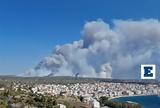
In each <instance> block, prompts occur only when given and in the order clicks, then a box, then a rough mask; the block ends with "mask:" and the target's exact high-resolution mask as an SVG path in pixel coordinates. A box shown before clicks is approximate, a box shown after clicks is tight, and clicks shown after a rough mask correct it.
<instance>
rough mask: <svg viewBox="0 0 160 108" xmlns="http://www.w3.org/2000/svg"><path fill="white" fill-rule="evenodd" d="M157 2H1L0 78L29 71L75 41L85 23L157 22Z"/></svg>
mask: <svg viewBox="0 0 160 108" xmlns="http://www.w3.org/2000/svg"><path fill="white" fill-rule="evenodd" d="M159 4H160V1H159V0H79V1H78V0H1V1H0V74H2V75H4V74H12V75H16V74H20V73H23V72H24V71H25V70H27V69H30V68H33V67H34V66H35V65H36V64H37V63H38V62H39V61H40V60H41V59H42V58H43V57H45V56H46V55H49V54H50V53H51V52H52V49H53V48H54V46H55V45H57V44H64V43H69V42H72V41H74V40H79V39H80V38H81V37H80V35H81V34H80V32H81V30H82V28H83V25H84V23H85V22H86V21H92V20H96V19H98V18H101V19H103V20H104V21H106V22H108V23H110V22H111V21H112V20H113V19H134V20H139V19H143V18H146V19H147V18H159V17H160V14H159V11H160V7H159Z"/></svg>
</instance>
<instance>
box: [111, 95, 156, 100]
mask: <svg viewBox="0 0 160 108" xmlns="http://www.w3.org/2000/svg"><path fill="white" fill-rule="evenodd" d="M136 96H158V95H157V94H153V95H147V94H141V95H123V96H115V97H109V99H108V100H113V99H118V98H123V97H136Z"/></svg>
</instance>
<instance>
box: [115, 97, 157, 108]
mask: <svg viewBox="0 0 160 108" xmlns="http://www.w3.org/2000/svg"><path fill="white" fill-rule="evenodd" d="M113 101H117V102H126V101H132V102H136V103H139V104H141V105H142V106H143V108H160V96H132V97H120V98H117V99H113Z"/></svg>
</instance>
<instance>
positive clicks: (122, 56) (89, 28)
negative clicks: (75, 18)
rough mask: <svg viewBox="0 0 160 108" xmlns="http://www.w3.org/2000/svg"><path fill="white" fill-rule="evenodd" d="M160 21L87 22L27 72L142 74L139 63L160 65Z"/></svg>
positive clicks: (132, 76)
mask: <svg viewBox="0 0 160 108" xmlns="http://www.w3.org/2000/svg"><path fill="white" fill-rule="evenodd" d="M159 58H160V22H159V21H158V20H156V19H144V20H139V21H133V20H114V21H113V25H112V27H111V26H110V25H109V24H107V23H105V22H104V21H103V20H97V21H91V22H87V23H86V24H85V25H84V28H83V30H82V38H81V40H79V41H75V42H73V43H69V44H64V45H62V46H59V45H57V46H56V47H55V48H54V51H53V53H52V54H51V55H50V56H49V57H45V58H44V59H42V61H41V62H40V63H39V64H38V65H37V66H36V67H35V69H32V70H29V71H27V72H26V74H28V75H31V76H47V75H50V76H74V75H75V74H76V73H79V75H80V76H82V77H99V78H130V79H131V78H133V79H134V78H140V65H141V64H145V63H149V64H152V63H153V64H156V65H160V60H159Z"/></svg>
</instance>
